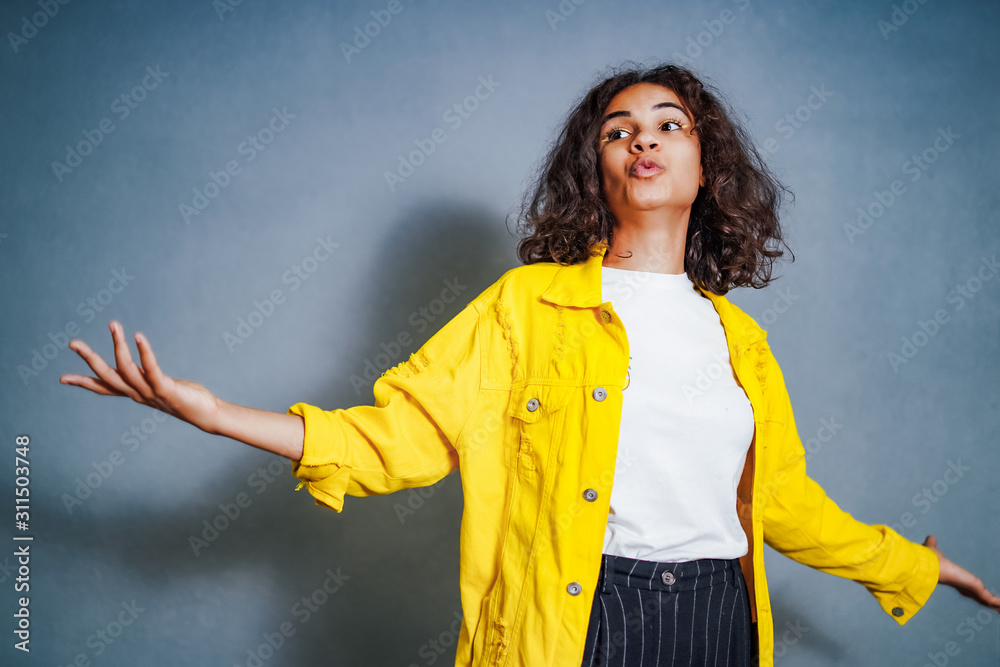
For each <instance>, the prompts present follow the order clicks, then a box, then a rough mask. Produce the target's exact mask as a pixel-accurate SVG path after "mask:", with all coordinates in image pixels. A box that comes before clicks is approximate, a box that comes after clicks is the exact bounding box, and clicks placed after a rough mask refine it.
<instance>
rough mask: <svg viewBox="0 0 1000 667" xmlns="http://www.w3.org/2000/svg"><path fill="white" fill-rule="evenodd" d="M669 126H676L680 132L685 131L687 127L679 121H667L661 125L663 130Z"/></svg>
mask: <svg viewBox="0 0 1000 667" xmlns="http://www.w3.org/2000/svg"><path fill="white" fill-rule="evenodd" d="M667 125H676V126H677V129H679V130H683V129H684V128H686V127H687V125H685V124H684V123H682V122H680V121H679V120H665V121H663V122H662V123H660V129H661V130H662V129H663V128H664V127H666V126H667Z"/></svg>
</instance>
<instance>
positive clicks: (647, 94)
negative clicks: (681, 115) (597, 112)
mask: <svg viewBox="0 0 1000 667" xmlns="http://www.w3.org/2000/svg"><path fill="white" fill-rule="evenodd" d="M660 102H673V103H674V104H677V105H679V106H680V107H681V108H683V109H685V110H687V105H686V104H684V102H683V100H681V98H680V97H678V96H677V94H676V93H675V92H674V91H672V90H670V89H669V88H667V87H666V86H661V85H659V84H657V83H637V84H634V85H631V86H629V87H628V88H625V89H623V90H621V91H619V92H618V94H617V95H615V96H614V97H612V98H611V101H610V102H608V106H607V108H606V109H605V110H604V113H605V114H607V113H611V112H613V111H633V112H637V113H638V112H646V111H649V110H650V109H651V108H652V106H653V105H654V104H658V103H660ZM688 115H690V112H688Z"/></svg>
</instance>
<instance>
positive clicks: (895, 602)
mask: <svg viewBox="0 0 1000 667" xmlns="http://www.w3.org/2000/svg"><path fill="white" fill-rule="evenodd" d="M913 547H914V549H915V556H916V562H915V564H914V571H913V577H912V578H911V579H910V580H909V581H908V582H907V585H906V586H905V587H904V588H903V589H902V590H901V591H898V592H897V593H895V594H893V595H887V594H881V595H876V598H878V602H879V604H880V605H881V607H882V609H883V610H884V611H885V613H887V614H889V615H890V616H892V618H893V619H895V621H896V622H897V623H899V624H900V625H906V622H907V621H909V620H910V619H911V618H913V615H914V614H916V613H917V612H918V611H920V609H921V608H922V607H923V606H924V604H926V603H927V600H928V598H930V596H931V593H933V592H934V589H935V587H936V586H937V583H938V577H939V569H940V563H939V562H938V558H937V556H936V555H935V554H934V552H933V551H931V550H930V549H929V548H927V547H925V546H924V545H922V544H916V543H913Z"/></svg>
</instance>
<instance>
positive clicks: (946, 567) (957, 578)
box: [924, 535, 1000, 612]
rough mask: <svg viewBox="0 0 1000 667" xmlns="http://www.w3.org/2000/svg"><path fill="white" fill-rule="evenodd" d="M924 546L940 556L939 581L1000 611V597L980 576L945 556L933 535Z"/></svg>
mask: <svg viewBox="0 0 1000 667" xmlns="http://www.w3.org/2000/svg"><path fill="white" fill-rule="evenodd" d="M924 546H925V547H927V548H928V549H930V550H931V551H933V552H934V554H935V555H936V556H937V557H938V563H939V564H940V566H941V567H940V574H939V575H938V583H942V584H946V585H948V586H951V587H953V588H954V589H955V590H957V591H958V592H959V593H961V594H962V595H964V596H965V597H967V598H972V599H973V600H975V601H976V602H978V603H979V604H981V605H983V606H985V607H989V608H991V609H993V610H995V611H997V612H1000V597H998V596H996V595H994V594H993V593H991V592H990V591H989V590H987V588H986V586H985V585H984V584H983V582H982V581H980V579H979V577H977V576H976V575H974V574H972V573H971V572H969V571H968V570H966V569H965V568H963V567H960V566H958V565H956V564H955V563H952V562H951V561H950V560H948V559H947V558H945V555H944V554H943V553H941V550H940V549H938V547H937V540H936V539H934V536H933V535H928V536H927V539H926V540H924Z"/></svg>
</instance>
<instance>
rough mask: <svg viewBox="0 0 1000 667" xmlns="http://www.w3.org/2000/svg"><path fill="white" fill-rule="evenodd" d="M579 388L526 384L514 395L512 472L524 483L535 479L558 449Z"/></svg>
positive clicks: (510, 407)
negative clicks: (573, 396) (571, 402)
mask: <svg viewBox="0 0 1000 667" xmlns="http://www.w3.org/2000/svg"><path fill="white" fill-rule="evenodd" d="M574 391H577V388H575V387H566V386H558V385H547V384H532V383H529V384H526V385H524V386H521V387H516V388H514V389H512V390H511V392H510V401H509V403H508V405H507V416H508V417H511V418H512V420H513V424H512V429H511V430H512V432H513V442H512V443H511V444H512V449H513V451H512V461H511V469H512V470H516V471H517V475H518V477H520V478H521V479H524V480H530V479H534V478H536V477H539V476H541V474H542V473H543V472H544V470H545V469H546V467H547V465H549V463H550V461H549V459H550V455H551V454H552V453H553V449H552V448H553V447H556V448H557V449H558V443H559V441H560V437H561V435H562V426H563V420H564V418H565V411H564V410H563V408H565V407H566V404H567V403H568V402H569V400H570V397H571V396H572V394H573V392H574Z"/></svg>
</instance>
